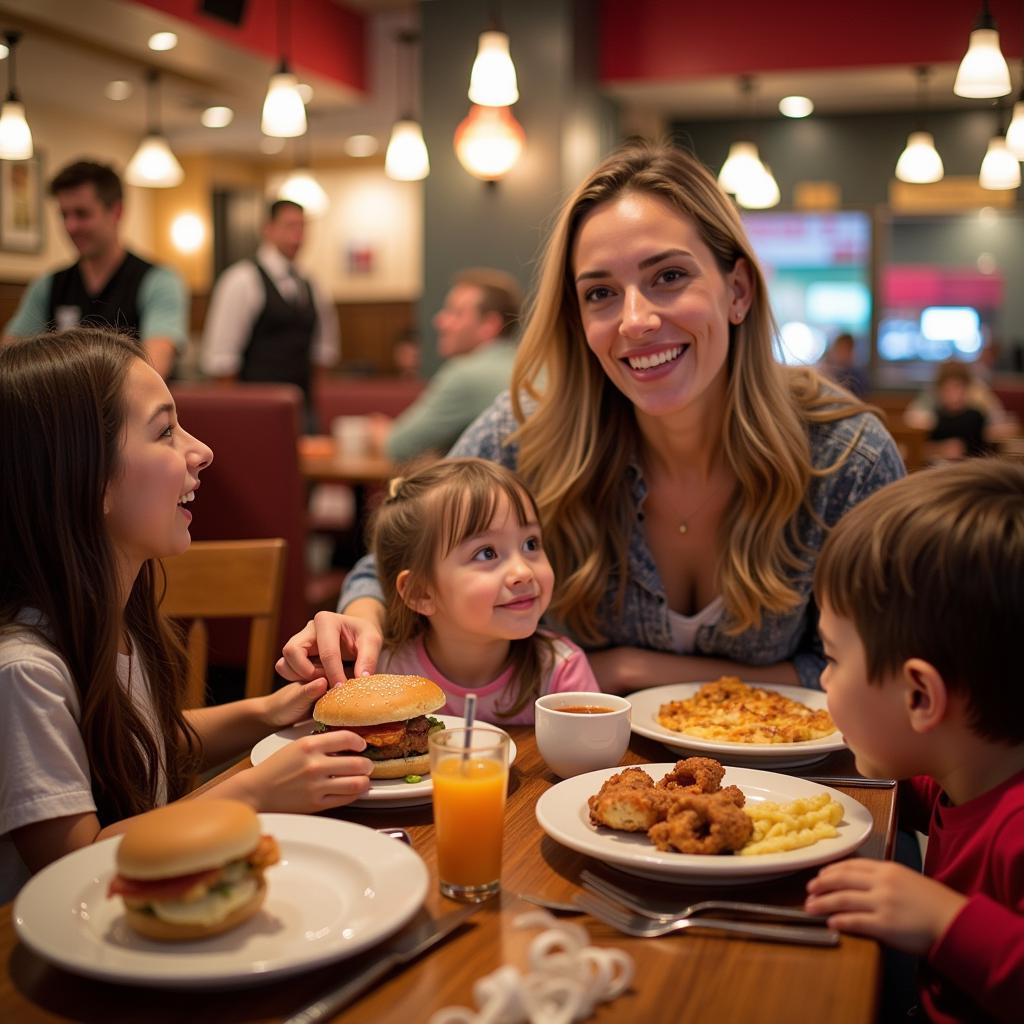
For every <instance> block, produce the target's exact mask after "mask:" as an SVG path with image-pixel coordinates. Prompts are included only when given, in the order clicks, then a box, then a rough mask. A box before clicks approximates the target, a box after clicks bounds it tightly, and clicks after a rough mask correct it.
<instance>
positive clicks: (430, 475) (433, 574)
mask: <svg viewBox="0 0 1024 1024" xmlns="http://www.w3.org/2000/svg"><path fill="white" fill-rule="evenodd" d="M371 531H372V546H373V551H374V554H375V555H376V556H377V565H378V568H379V571H380V576H381V583H382V585H383V588H384V599H385V605H386V614H385V627H384V652H383V654H382V656H381V659H380V663H379V671H381V672H396V673H410V674H413V675H422V676H427V677H428V678H430V679H433V680H434V681H435V682H436V683H437V684H438V686H440V687H441V689H443V690H444V691H445V693H446V694H447V696H448V703H447V704H446V705H445V706H444V708H443V709H442V711H443V712H444V713H446V714H452V715H461V714H462V712H463V707H464V704H465V698H466V695H467V694H469V693H475V694H476V695H477V698H478V703H477V716H478V717H479V718H481V719H483V720H484V721H489V722H497V723H499V724H509V725H523V724H533V702H534V700H535V699H536V698H537V697H539V696H541V695H542V694H545V693H554V692H558V691H566V690H588V691H596V690H597V689H598V685H597V681H596V680H595V679H594V675H593V673H592V672H591V670H590V665H589V663H588V662H587V658H586V655H585V654H584V653H583V651H581V650H580V649H579V648H578V647H577V646H576V645H575V644H573V643H571V642H570V641H569V640H566V639H563V638H561V637H556V636H553V635H551V634H549V633H546V632H538V631H537V626H538V623H539V622H540V619H541V616H542V615H543V614H544V612H545V610H546V609H547V607H548V604H549V602H550V601H551V592H552V588H553V584H554V573H553V572H552V570H551V564H550V563H549V562H548V558H547V555H546V554H545V553H544V548H543V545H542V543H541V531H540V524H539V522H538V517H537V508H536V506H535V505H534V502H533V499H532V497H531V496H530V494H529V492H528V491H527V490H526V488H525V487H524V486H523V485H522V483H520V481H519V480H518V479H517V477H516V476H515V475H514V474H513V473H512V472H511V471H510V470H507V469H505V468H504V467H502V466H499V465H498V464H497V463H493V462H487V461H485V460H483V459H447V460H443V461H440V462H435V463H433V464H431V465H428V466H427V467H426V468H424V469H420V470H417V471H414V472H412V473H411V474H410V475H409V476H407V477H400V478H398V479H396V480H393V481H392V483H391V488H390V493H389V496H388V498H387V499H386V500H385V501H384V503H383V504H382V505H381V507H380V508H379V509H378V511H377V514H376V516H375V518H374V521H373V525H372V527H371Z"/></svg>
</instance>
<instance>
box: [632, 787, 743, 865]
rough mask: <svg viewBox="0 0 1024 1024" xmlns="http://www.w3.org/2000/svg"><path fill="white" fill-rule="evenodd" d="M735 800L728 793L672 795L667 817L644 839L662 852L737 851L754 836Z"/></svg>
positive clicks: (733, 794) (649, 831) (708, 852)
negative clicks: (648, 840) (647, 839)
mask: <svg viewBox="0 0 1024 1024" xmlns="http://www.w3.org/2000/svg"><path fill="white" fill-rule="evenodd" d="M728 789H729V790H734V789H736V787H735V786H730V787H728ZM736 792H737V793H739V791H738V790H737V791H736ZM739 795H740V796H741V797H742V795H743V794H742V793H739ZM735 800H736V793H732V792H728V793H726V792H722V793H714V794H710V795H708V794H682V795H674V796H673V797H672V799H671V803H670V805H669V807H668V811H667V817H666V818H665V820H664V821H660V822H658V823H657V824H655V825H652V826H651V828H650V829H649V830H648V832H647V837H648V838H649V839H650V840H651V842H652V843H654V845H655V846H656V847H657V848H658V849H659V850H662V851H666V852H667V851H670V850H678V851H679V853H696V854H716V853H731V852H732V851H734V850H738V849H740V848H741V847H742V846H743V845H744V844H745V843H746V842H747V840H748V839H749V838H750V837H751V835H753V832H754V823H753V821H752V820H751V819H750V817H749V816H748V815H747V814H746V813H745V812H744V811H743V810H742V808H741V807H739V806H737V804H736V802H735Z"/></svg>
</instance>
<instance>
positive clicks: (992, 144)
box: [978, 135, 1020, 190]
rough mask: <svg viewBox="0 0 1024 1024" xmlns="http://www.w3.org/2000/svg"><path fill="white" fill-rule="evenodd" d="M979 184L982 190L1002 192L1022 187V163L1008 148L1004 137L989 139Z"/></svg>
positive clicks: (997, 136)
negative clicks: (998, 190) (999, 190)
mask: <svg viewBox="0 0 1024 1024" xmlns="http://www.w3.org/2000/svg"><path fill="white" fill-rule="evenodd" d="M978 184H979V185H981V187H982V188H988V189H1001V190H1005V189H1011V188H1019V187H1020V161H1018V159H1017V158H1016V157H1015V156H1014V155H1013V153H1011V152H1010V150H1009V149H1008V148H1007V145H1006V139H1005V138H1004V137H1003V136H1002V135H994V136H993V137H992V138H991V139H989V143H988V151H987V152H986V153H985V159H984V160H982V162H981V174H979V175H978Z"/></svg>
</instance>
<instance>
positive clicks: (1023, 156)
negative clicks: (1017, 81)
mask: <svg viewBox="0 0 1024 1024" xmlns="http://www.w3.org/2000/svg"><path fill="white" fill-rule="evenodd" d="M1006 145H1007V146H1009V147H1010V152H1011V153H1012V154H1013V155H1014V156H1015V157H1016V158H1017V159H1018V160H1024V61H1021V85H1020V93H1019V94H1018V96H1017V102H1016V103H1014V105H1013V117H1011V118H1010V127H1009V128H1007V129H1006Z"/></svg>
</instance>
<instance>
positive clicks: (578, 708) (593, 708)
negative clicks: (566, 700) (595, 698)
mask: <svg viewBox="0 0 1024 1024" xmlns="http://www.w3.org/2000/svg"><path fill="white" fill-rule="evenodd" d="M551 710H552V711H564V712H566V714H569V715H610V714H611V713H612V712H613V711H614V710H615V708H602V707H598V706H597V705H596V704H569V705H567V706H564V707H562V706H559V707H555V708H552V709H551Z"/></svg>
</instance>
